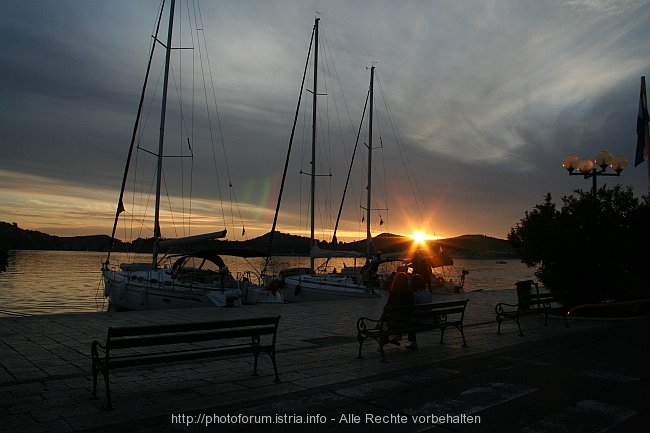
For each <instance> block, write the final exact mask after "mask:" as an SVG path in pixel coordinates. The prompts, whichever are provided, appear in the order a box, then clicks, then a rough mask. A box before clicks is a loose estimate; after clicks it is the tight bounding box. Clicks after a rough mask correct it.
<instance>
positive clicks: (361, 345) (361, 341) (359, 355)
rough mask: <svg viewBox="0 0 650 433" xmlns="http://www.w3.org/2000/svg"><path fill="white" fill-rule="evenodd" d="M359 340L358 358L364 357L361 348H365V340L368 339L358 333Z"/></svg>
mask: <svg viewBox="0 0 650 433" xmlns="http://www.w3.org/2000/svg"><path fill="white" fill-rule="evenodd" d="M357 340H359V354H358V355H357V359H363V356H361V349H362V348H363V342H364V341H366V339H365V338H363V337H361V335H357Z"/></svg>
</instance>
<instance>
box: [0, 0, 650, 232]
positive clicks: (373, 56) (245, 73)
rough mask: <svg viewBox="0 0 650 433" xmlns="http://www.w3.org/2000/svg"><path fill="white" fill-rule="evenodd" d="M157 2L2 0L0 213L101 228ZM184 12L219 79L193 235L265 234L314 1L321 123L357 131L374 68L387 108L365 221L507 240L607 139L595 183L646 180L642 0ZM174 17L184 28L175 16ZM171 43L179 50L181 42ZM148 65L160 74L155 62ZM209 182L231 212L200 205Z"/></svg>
mask: <svg viewBox="0 0 650 433" xmlns="http://www.w3.org/2000/svg"><path fill="white" fill-rule="evenodd" d="M181 3H184V2H181ZM158 7H159V2H158V1H157V0H138V1H131V0H128V1H127V0H114V1H110V2H106V1H99V0H85V1H81V0H60V1H57V2H42V1H35V0H25V1H21V2H11V3H9V4H7V5H4V8H3V13H2V14H1V15H0V34H1V38H2V41H3V48H4V49H3V56H1V57H0V93H1V94H2V104H1V105H0V111H1V114H0V131H1V132H0V134H1V135H0V149H1V150H2V157H1V158H0V221H7V222H17V223H18V224H19V226H21V227H23V228H28V229H34V230H41V231H45V232H48V233H52V234H58V235H64V236H67V235H78V234H97V233H107V234H108V233H110V230H111V227H112V219H113V215H114V212H115V210H114V209H115V206H116V202H117V196H118V193H119V186H120V182H121V178H122V172H123V167H124V161H125V158H126V154H127V151H128V146H129V142H130V138H131V130H132V125H133V121H134V117H135V113H136V110H137V105H138V100H139V95H140V89H141V86H142V81H143V78H144V74H145V70H146V64H147V56H148V52H149V48H150V44H151V35H152V32H153V29H154V24H155V18H156V13H157V9H158ZM198 7H199V6H197V5H194V4H193V5H191V6H190V8H189V9H188V8H187V7H186V6H182V8H183V9H182V10H183V14H185V15H187V11H188V10H189V11H191V12H192V13H196V11H197V10H199V11H200V18H201V21H202V23H201V24H200V27H202V28H203V31H202V34H203V35H205V40H206V41H207V48H208V51H200V50H199V49H198V44H197V43H196V42H194V45H195V49H194V50H193V52H194V56H195V58H196V57H197V56H199V55H201V56H203V57H202V60H203V65H204V68H205V65H206V64H208V63H207V62H209V64H208V65H209V70H208V72H209V73H210V75H209V77H210V78H208V80H212V81H214V83H215V87H214V89H215V90H214V93H212V90H210V93H209V94H208V99H209V100H212V99H215V100H216V101H217V106H218V111H219V117H218V120H216V118H214V119H213V120H212V127H213V136H215V137H216V138H217V140H216V141H217V142H218V145H217V146H218V148H217V150H216V153H215V154H212V153H209V154H208V155H207V156H205V157H201V156H200V155H199V154H198V151H199V150H198V141H199V140H198V139H195V138H193V139H192V141H193V144H194V146H193V147H195V159H194V165H195V166H196V168H202V166H204V165H205V166H212V165H214V161H217V165H218V166H219V175H218V176H219V179H220V182H219V183H221V184H223V185H222V189H218V188H216V187H215V186H214V183H215V182H216V180H215V179H217V178H216V177H213V176H210V175H199V176H198V177H197V178H196V179H195V180H194V181H193V182H194V183H193V184H192V189H193V196H194V197H195V200H194V202H193V204H192V207H191V210H188V209H189V208H187V207H186V210H185V213H186V214H189V213H191V214H193V216H195V217H197V220H198V221H199V222H198V223H196V226H195V227H197V228H200V229H203V228H206V229H208V230H220V229H221V228H223V227H224V225H226V226H227V227H228V228H229V229H230V233H231V235H230V237H231V238H239V239H241V238H242V236H241V226H242V225H243V226H244V227H246V234H245V236H243V238H250V237H254V236H257V235H260V234H262V233H265V232H267V231H269V229H270V227H271V223H272V219H273V210H274V208H275V200H276V197H277V194H278V187H279V184H280V177H281V175H282V167H283V165H284V159H285V155H286V149H287V146H288V140H289V135H290V132H291V126H292V122H293V116H294V110H295V107H296V102H297V98H298V94H299V86H300V81H301V78H302V73H303V68H304V65H305V60H306V56H307V49H308V46H309V37H310V35H311V32H312V27H313V23H314V17H315V16H316V12H318V16H319V17H320V18H321V20H320V23H321V24H320V26H321V34H322V38H321V41H322V45H321V47H322V48H321V50H322V56H323V59H324V60H323V65H324V66H326V67H327V68H328V70H327V71H326V72H324V73H323V80H322V81H323V84H322V88H321V85H319V93H328V96H327V98H325V97H323V98H321V101H323V100H324V99H330V97H332V99H333V102H328V103H325V102H321V103H319V110H320V112H321V113H324V112H328V113H330V112H333V111H334V110H335V109H336V110H337V111H340V112H342V114H340V116H341V117H340V118H337V117H336V115H333V114H330V117H332V119H334V120H329V122H330V123H331V124H335V123H341V124H343V130H345V131H346V132H345V134H347V135H351V136H354V135H355V132H354V131H356V128H357V127H358V123H359V120H360V118H361V112H362V110H363V103H364V101H365V95H366V92H367V88H368V82H369V72H368V69H367V68H368V67H370V66H371V65H375V66H376V71H377V79H378V83H379V85H380V86H381V92H377V93H378V94H379V93H381V95H383V96H385V98H386V101H387V103H388V108H389V109H390V115H391V118H390V119H391V120H392V124H393V125H392V128H391V125H390V124H388V126H382V129H381V143H382V144H383V146H384V149H383V151H382V152H381V156H377V161H379V163H378V165H379V166H380V168H382V170H383V172H382V173H379V172H378V174H377V175H375V174H373V176H375V180H376V181H377V183H378V184H379V185H380V187H379V188H378V191H380V192H381V194H383V195H384V197H383V198H381V197H379V193H378V194H377V198H376V204H373V206H376V207H377V208H382V209H383V208H384V207H386V208H387V210H386V209H384V210H381V211H376V212H373V217H372V218H371V219H372V223H373V232H374V233H378V232H380V231H390V232H394V233H402V234H409V233H411V232H412V231H413V230H426V231H427V232H428V233H431V234H434V233H435V235H437V236H442V237H451V236H457V235H462V234H468V233H472V234H485V235H489V236H495V237H499V238H505V237H506V236H507V233H508V232H509V231H510V228H511V227H513V226H514V225H515V224H516V223H517V222H518V221H519V220H520V219H521V218H522V217H523V216H524V212H525V211H527V210H530V209H532V208H533V207H534V206H535V205H536V204H538V203H541V202H542V201H543V199H544V195H545V194H546V193H548V192H550V193H551V194H552V195H553V197H554V199H555V200H556V201H557V202H558V203H559V202H560V198H561V197H562V196H564V195H567V194H571V193H572V191H573V190H574V189H578V188H581V189H588V188H590V186H591V182H590V181H587V180H584V179H582V178H581V177H578V176H574V177H569V176H568V175H567V173H566V171H565V170H563V169H562V167H561V161H562V158H563V157H564V156H565V155H566V154H578V155H580V156H584V157H592V156H593V155H594V154H595V153H596V152H597V151H599V150H601V149H605V148H606V149H609V150H611V151H612V152H613V153H614V154H622V155H625V156H627V157H628V159H629V160H630V166H629V168H628V169H627V170H625V171H624V172H623V174H622V176H621V177H620V178H602V177H601V178H599V184H600V185H602V184H603V182H604V183H606V184H607V185H614V184H616V183H620V184H621V185H624V186H628V185H630V186H632V187H633V188H634V191H635V193H636V194H637V195H640V194H642V193H646V191H647V190H648V173H647V167H646V163H644V164H642V165H641V166H639V167H637V168H634V167H633V165H634V164H633V158H634V150H635V146H636V133H635V128H636V113H637V107H638V95H639V83H640V77H641V76H642V75H650V3H648V2H647V1H644V0H567V1H562V0H540V1H534V2H533V1H519V0H494V1H490V0H485V1H469V0H461V1H443V0H429V1H424V0H409V1H389V0H373V1H370V0H359V1H351V0H341V1H337V0H328V1H326V0H318V1H302V0H276V1H262V0H255V1H252V0H251V1H246V0H224V1H218V2H207V1H206V2H203V3H202V4H200V9H197V8H198ZM195 16H197V15H195ZM177 23H182V21H181V19H178V21H177ZM183 26H186V27H183ZM177 27H178V28H180V30H179V32H178V34H179V35H183V31H185V30H187V28H189V27H190V26H187V25H186V23H182V24H178V25H177ZM163 33H164V32H163ZM187 34H189V33H187ZM197 34H199V35H200V37H203V35H201V32H198V33H197ZM184 38H185V39H184V40H182V41H178V42H175V44H174V45H175V46H180V45H183V46H189V45H191V44H192V41H191V40H190V37H189V36H184ZM199 40H200V39H199ZM199 51H200V52H199ZM183 56H187V57H190V54H183ZM179 64H180V60H179ZM152 69H153V72H152V78H151V82H152V83H154V84H155V82H156V81H157V80H158V79H159V78H158V77H159V72H160V66H159V63H155V64H154V67H153V68H152ZM205 70H206V69H203V70H202V71H205ZM188 71H189V70H186V69H180V68H179V69H177V70H175V72H174V74H175V75H174V78H173V80H178V82H179V83H180V82H182V81H187V77H189V76H190V75H191V73H190V72H188ZM195 76H198V77H199V78H198V79H197V80H199V81H200V79H201V78H200V77H202V76H205V75H204V74H203V72H201V73H199V74H196V71H195ZM310 76H311V75H310ZM175 83H176V81H175ZM154 84H152V88H153V86H154ZM173 85H175V84H173ZM330 85H331V87H332V88H331V89H330V87H329V86H330ZM183 86H184V85H183ZM307 87H308V88H309V89H311V84H310V85H308V86H307ZM335 87H336V88H338V89H337V90H336V91H335V89H334V88H335ZM183 88H185V87H183ZM338 90H340V91H341V95H343V96H340V97H339V98H340V99H338V100H337V99H336V98H335V97H334V94H335V93H337V91H338ZM172 93H178V91H177V90H175V91H173V92H172ZM187 93H189V92H187ZM199 95H200V97H198V98H197V99H199V100H200V99H201V98H203V97H204V95H203V94H199ZM377 99H378V100H379V101H380V102H378V103H377V105H378V107H379V106H380V105H383V104H384V102H383V99H382V98H381V97H380V96H377ZM199 102H200V103H202V104H203V105H205V102H204V101H199ZM177 111H178V110H177V109H170V115H171V114H174V113H176V112H177ZM380 111H381V110H380V109H379V108H378V119H379V113H380ZM385 111H386V110H385V108H384V112H385ZM151 116H152V117H155V116H154V115H153V114H152V115H151ZM301 116H306V115H305V114H302V115H301ZM319 118H320V117H319ZM384 119H386V117H384ZM308 123H309V122H307V121H304V120H302V121H301V123H299V126H298V127H297V132H296V136H297V141H298V142H299V143H297V144H294V146H296V147H295V148H294V154H293V156H292V162H291V164H290V166H291V168H290V171H289V177H288V184H289V186H288V189H287V191H286V192H285V197H284V199H283V200H284V202H283V205H282V213H281V217H280V221H279V226H278V228H279V229H280V230H281V231H284V232H291V233H299V232H300V233H302V232H303V230H304V229H305V227H306V226H305V221H306V220H305V218H306V215H302V216H301V214H300V209H304V208H305V204H306V203H307V200H308V199H307V195H306V194H308V180H307V179H305V176H299V174H298V173H299V171H300V170H301V169H302V170H303V171H307V172H308V171H309V170H310V169H309V165H308V163H305V162H304V161H305V160H307V161H308V158H307V159H305V158H306V157H305V156H302V155H303V152H305V151H306V150H305V149H307V148H308V147H309V143H308V140H307V139H305V138H304V137H309V134H310V132H309V130H308V128H306V127H305V125H306V124H308ZM323 123H325V122H323ZM151 124H152V125H155V124H156V122H154V121H153V120H152V121H151ZM219 126H220V128H219ZM170 128H171V130H172V132H171V133H170V135H173V127H170ZM195 128H196V130H197V132H196V136H198V137H199V138H200V137H202V136H208V135H209V132H206V126H205V118H204V119H203V121H201V120H199V121H197V122H196V126H195ZM154 129H155V128H154ZM336 134H338V133H334V135H336ZM320 135H322V136H325V133H322V132H321V133H319V136H320ZM376 135H378V133H376ZM145 137H146V136H145ZM394 137H398V139H399V140H393V139H394ZM375 140H378V138H377V137H376V138H375ZM394 141H397V143H393V142H394ZM222 142H223V144H222ZM353 145H354V143H353V139H352V141H350V140H348V142H347V144H345V146H346V147H345V148H339V147H335V146H338V145H334V144H332V145H331V148H329V147H328V150H327V152H329V153H330V155H331V156H333V158H332V163H331V165H328V166H323V167H321V166H320V164H319V170H320V169H324V170H326V171H327V172H328V173H331V174H332V177H331V178H328V180H327V183H329V184H330V185H331V186H332V193H331V197H330V200H331V202H329V203H328V204H326V205H325V206H326V207H328V208H336V207H338V200H339V197H340V195H341V191H342V182H343V180H342V179H344V178H345V175H346V173H347V165H346V164H347V163H346V162H345V161H348V160H349V156H347V154H349V153H351V148H352V146H353ZM154 146H155V145H151V146H150V147H149V148H150V149H153V148H154ZM391 146H392V147H391ZM143 147H146V145H143ZM391 149H392V150H391ZM395 149H396V150H395ZM224 159H226V160H227V164H226V163H225V162H224ZM301 160H302V161H303V162H302V165H301ZM208 162H209V163H208ZM172 165H173V164H172ZM404 166H405V167H406V169H407V170H409V172H408V175H405V172H404V170H403V169H404ZM364 170H365V168H363V164H360V165H359V167H358V168H355V169H354V170H353V173H354V175H353V178H354V179H353V184H354V183H355V182H356V183H357V184H358V185H357V186H354V187H353V189H355V188H356V190H355V191H354V192H353V193H352V194H351V198H350V200H349V202H350V206H351V207H353V208H356V209H354V210H353V211H350V212H347V211H346V213H344V223H343V227H342V229H341V230H342V233H343V236H340V237H339V238H340V239H341V238H343V239H345V240H351V239H359V238H361V237H363V234H362V224H361V220H360V218H361V216H360V215H361V212H360V209H359V204H354V200H355V198H354V197H355V196H356V199H357V200H358V198H359V197H361V196H362V195H363V194H364V192H363V182H362V181H361V180H360V179H359V178H360V175H361V174H362V172H363V171H364ZM197 171H198V170H197ZM168 177H169V178H168ZM165 182H166V184H167V185H168V187H167V188H168V189H167V191H168V194H169V195H170V196H171V198H169V199H164V200H166V201H169V202H171V201H175V198H174V197H175V196H176V195H177V194H178V193H179V188H180V187H178V184H177V188H176V189H174V187H172V186H170V184H172V182H173V181H172V179H171V169H170V171H169V172H167V171H166V178H165ZM184 182H185V183H187V182H186V181H184ZM228 182H230V183H232V185H233V187H232V188H228ZM188 188H189V187H184V189H185V190H186V191H187V190H188ZM214 192H216V194H215V195H217V196H220V203H224V202H225V203H226V204H227V205H226V206H225V207H226V208H227V211H222V210H221V207H219V208H218V209H217V207H216V205H215V204H214V202H213V201H211V200H212V198H211V197H210V195H212V193H214ZM233 197H235V198H236V199H237V202H236V205H234V206H230V204H229V202H230V199H231V198H233ZM407 197H415V198H417V200H418V201H417V204H415V203H416V202H414V201H413V200H415V199H413V200H411V199H410V198H407ZM219 206H221V205H219ZM126 207H127V211H131V213H135V210H134V209H133V208H132V209H129V205H126ZM233 209H234V212H232V211H233ZM319 212H321V211H320V210H319ZM231 213H234V214H235V217H234V219H235V220H236V221H235V222H234V223H232V224H231V222H230V219H231V217H230V216H229V215H230V214H231ZM334 213H335V210H334ZM375 214H376V215H375ZM176 215H182V212H181V214H179V213H177V214H176ZM222 216H225V219H226V220H227V221H226V222H223V219H222ZM181 219H183V218H180V217H178V216H177V217H176V219H175V221H176V222H177V223H179V222H182V221H179V220H181ZM380 219H381V220H382V221H384V224H383V225H382V226H381V227H380V226H379V223H378V221H379V220H380ZM318 224H320V223H318ZM327 224H329V223H326V224H325V225H327ZM233 227H234V228H233ZM238 227H239V228H238ZM164 230H165V233H164V234H165V235H167V236H173V233H171V232H170V230H171V229H166V228H165V229H164ZM143 235H147V236H148V235H150V233H146V232H144V233H143ZM317 236H318V237H320V238H323V239H324V238H326V237H327V236H328V235H327V234H326V232H324V231H323V232H321V231H319V232H317Z"/></svg>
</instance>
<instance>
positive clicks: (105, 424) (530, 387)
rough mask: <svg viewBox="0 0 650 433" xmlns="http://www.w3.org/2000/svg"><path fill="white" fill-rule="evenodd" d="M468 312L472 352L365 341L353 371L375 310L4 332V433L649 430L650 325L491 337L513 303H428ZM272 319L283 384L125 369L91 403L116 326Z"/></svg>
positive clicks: (47, 322)
mask: <svg viewBox="0 0 650 433" xmlns="http://www.w3.org/2000/svg"><path fill="white" fill-rule="evenodd" d="M465 298H467V299H469V300H470V301H469V304H468V309H467V313H466V322H465V323H466V327H465V334H466V337H467V342H468V345H469V347H466V348H464V347H462V341H461V338H460V334H459V333H458V332H457V331H456V330H455V329H449V330H447V332H446V334H445V343H446V344H444V345H440V344H438V340H439V333H438V332H436V333H435V334H432V335H418V342H419V346H420V350H419V351H417V352H409V351H407V350H405V349H404V347H403V346H400V347H397V346H391V347H390V348H389V349H388V350H387V361H388V362H386V363H382V362H380V354H379V353H378V352H377V348H376V345H373V342H372V341H367V342H366V344H365V345H364V351H363V356H364V358H363V359H357V358H356V356H357V350H358V343H357V340H356V327H355V325H356V320H357V318H358V317H360V316H370V317H378V316H379V314H380V311H381V309H382V307H383V304H384V302H385V300H383V299H363V300H349V301H334V302H319V303H297V304H284V305H255V306H244V307H241V308H231V309H225V308H222V309H220V308H207V309H188V310H170V311H148V312H119V313H81V314H61V315H47V316H31V317H11V318H0V431H2V432H3V433H10V432H73V431H103V432H111V433H116V432H122V431H123V432H131V431H140V432H145V431H147V432H148V431H151V432H154V431H155V432H160V431H265V432H266V431H309V430H308V429H312V430H314V431H354V432H361V431H373V432H376V431H429V430H432V431H486V432H487V431H500V432H509V431H513V432H515V431H529V432H542V431H562V432H564V431H567V432H569V431H570V432H575V431H578V432H590V431H647V425H649V424H648V418H647V415H644V414H645V413H647V412H648V411H647V403H645V402H647V396H646V395H645V391H643V390H647V389H649V388H648V385H649V384H648V373H647V363H648V351H649V349H648V348H649V347H650V344H649V341H648V337H647V334H648V333H647V332H640V331H639V329H645V330H647V329H648V328H647V327H648V320H646V319H636V320H600V321H596V320H587V319H570V320H569V323H570V328H565V327H564V323H563V321H562V319H561V318H559V317H551V318H550V324H549V326H543V317H542V316H541V315H539V316H537V315H533V316H529V317H526V318H525V319H523V321H522V325H523V328H524V332H525V333H526V336H525V337H520V336H519V335H518V332H517V328H516V325H515V324H514V323H505V324H504V325H503V329H502V331H503V335H500V336H498V335H496V322H495V319H494V305H495V304H496V303H497V302H501V301H504V302H514V301H515V298H516V294H515V291H514V290H503V291H494V292H473V293H464V294H454V295H440V296H436V298H435V300H434V301H443V300H452V299H465ZM268 315H281V316H282V318H281V319H280V327H279V330H278V345H277V351H278V354H277V360H278V368H279V371H280V378H281V383H279V384H276V383H274V382H273V369H272V366H271V363H270V361H269V360H268V358H267V357H264V356H261V357H260V373H261V374H260V376H257V377H252V376H251V374H250V373H251V371H252V356H242V357H231V358H225V359H218V360H209V361H205V362H191V363H179V364H171V365H159V366H153V367H143V368H134V369H127V370H118V371H117V372H115V373H112V374H111V388H112V389H111V390H112V396H113V403H114V406H115V410H112V411H107V410H106V409H105V408H104V405H105V394H104V387H103V383H102V381H101V379H100V381H99V384H98V385H99V386H98V397H99V398H98V399H97V400H91V399H90V397H91V390H92V375H91V368H90V366H91V361H90V345H91V342H92V340H94V339H99V340H104V339H105V338H106V329H107V328H108V327H109V326H120V325H136V324H161V323H169V322H182V321H202V320H220V319H228V318H238V317H254V316H268ZM571 372H573V373H571ZM583 391H584V392H586V394H585V393H584V392H583ZM587 391H588V392H587ZM583 394H584V395H583ZM635 395H638V396H639V398H640V399H641V400H636V399H635V398H633V396H635ZM357 417H358V418H357ZM477 421H478V422H477ZM306 422H309V423H310V424H309V425H306ZM641 426H645V429H644V430H635V429H636V428H637V427H638V428H641Z"/></svg>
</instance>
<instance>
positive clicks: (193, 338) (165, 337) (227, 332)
mask: <svg viewBox="0 0 650 433" xmlns="http://www.w3.org/2000/svg"><path fill="white" fill-rule="evenodd" d="M274 333H275V328H273V327H254V328H243V329H224V330H219V331H214V332H206V331H203V332H200V333H195V332H192V333H185V334H184V333H178V332H174V333H171V334H160V335H153V334H150V333H149V334H147V335H146V336H144V337H137V336H133V335H131V336H129V337H125V338H124V337H120V338H114V337H111V338H110V341H111V343H110V345H111V350H112V349H126V348H130V347H145V346H159V345H165V344H176V343H197V342H201V341H212V340H225V339H232V338H244V337H255V336H261V335H272V334H274Z"/></svg>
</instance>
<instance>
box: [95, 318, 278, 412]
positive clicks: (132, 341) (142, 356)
mask: <svg viewBox="0 0 650 433" xmlns="http://www.w3.org/2000/svg"><path fill="white" fill-rule="evenodd" d="M279 321H280V316H275V317H259V318H250V319H235V320H225V321H213V322H198V323H177V324H164V325H146V326H125V327H110V328H108V335H107V336H106V343H105V344H102V343H100V342H99V341H97V340H95V341H93V342H92V345H91V349H90V351H91V357H92V372H93V399H96V398H97V376H98V374H99V372H101V373H102V374H103V376H104V383H105V386H106V402H107V407H108V408H109V409H112V408H113V406H112V405H111V393H110V386H109V371H111V370H115V369H118V368H125V367H137V366H143V365H152V364H161V363H169V362H177V361H187V360H197V359H207V358H215V357H221V356H230V355H239V354H245V353H252V354H253V355H254V367H253V375H255V376H257V359H258V357H259V354H260V353H261V352H265V353H267V354H268V355H269V357H270V358H271V361H272V362H273V370H274V371H275V381H276V382H279V381H280V378H279V376H278V368H277V365H276V362H275V340H276V335H277V330H278V323H279ZM262 336H265V337H264V343H265V344H263V343H262V340H263V339H262Z"/></svg>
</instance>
